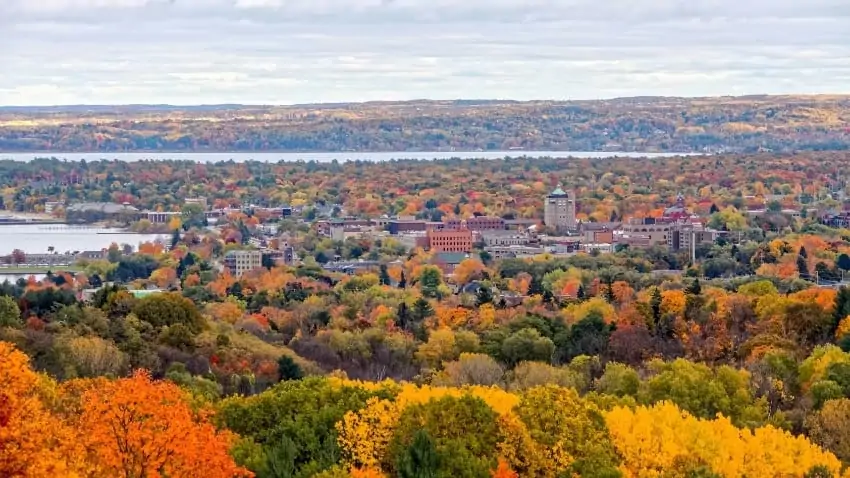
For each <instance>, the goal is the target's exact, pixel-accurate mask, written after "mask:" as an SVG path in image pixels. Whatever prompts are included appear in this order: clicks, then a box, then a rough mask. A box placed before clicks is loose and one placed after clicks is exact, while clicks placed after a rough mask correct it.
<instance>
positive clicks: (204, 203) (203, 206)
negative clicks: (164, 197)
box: [183, 197, 207, 211]
mask: <svg viewBox="0 0 850 478" xmlns="http://www.w3.org/2000/svg"><path fill="white" fill-rule="evenodd" d="M183 204H185V205H187V206H188V205H190V204H194V205H197V206H200V207H201V209H202V210H204V211H206V210H207V198H204V197H196V198H186V199H185V200H184V201H183Z"/></svg>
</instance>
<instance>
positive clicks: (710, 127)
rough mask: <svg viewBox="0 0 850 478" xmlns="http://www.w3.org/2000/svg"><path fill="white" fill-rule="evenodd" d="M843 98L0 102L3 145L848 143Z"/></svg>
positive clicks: (249, 147)
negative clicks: (47, 105)
mask: <svg viewBox="0 0 850 478" xmlns="http://www.w3.org/2000/svg"><path fill="white" fill-rule="evenodd" d="M848 146H850V97H846V96H750V97H739V98H733V97H723V98H667V97H647V98H621V99H612V100H599V101H569V102H563V101H534V102H513V101H471V100H469V101H411V102H395V103H393V102H386V103H383V102H382V103H360V104H357V103H352V104H327V105H298V106H281V107H272V106H238V105H221V106H204V107H174V106H156V105H152V106H114V107H112V106H92V107H84V106H77V107H56V108H44V107H41V108H5V109H0V151H14V152H20V151H23V152H26V151H61V152H75V151H103V152H106V151H110V152H118V151H246V152H247V151H450V150H458V151H476V150H494V151H498V150H510V149H523V150H527V151H529V150H539V151H545V150H552V151H641V152H705V151H708V152H716V151H733V152H754V151H758V150H764V149H769V150H773V151H801V150H846V149H848Z"/></svg>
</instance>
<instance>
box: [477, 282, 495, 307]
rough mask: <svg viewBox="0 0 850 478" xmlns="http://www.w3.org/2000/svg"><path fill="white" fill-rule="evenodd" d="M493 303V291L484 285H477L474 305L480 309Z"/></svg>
mask: <svg viewBox="0 0 850 478" xmlns="http://www.w3.org/2000/svg"><path fill="white" fill-rule="evenodd" d="M492 303H493V291H491V290H490V287H488V286H486V285H479V286H478V292H476V293H475V305H477V306H478V307H481V306H482V305H484V304H492Z"/></svg>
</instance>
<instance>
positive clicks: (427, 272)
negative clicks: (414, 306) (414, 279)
mask: <svg viewBox="0 0 850 478" xmlns="http://www.w3.org/2000/svg"><path fill="white" fill-rule="evenodd" d="M442 284H443V273H442V271H440V269H439V268H437V267H435V266H425V267H423V268H422V273H421V274H420V276H419V289H420V290H421V291H422V295H423V296H424V297H428V298H431V299H434V298H439V296H440V286H441V285H442Z"/></svg>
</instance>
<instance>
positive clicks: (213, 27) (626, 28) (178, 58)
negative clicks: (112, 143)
mask: <svg viewBox="0 0 850 478" xmlns="http://www.w3.org/2000/svg"><path fill="white" fill-rule="evenodd" d="M848 27H850V2H847V1H846V0H807V1H806V2H799V1H797V0H774V1H768V0H747V1H741V0H735V1H733V0H691V1H690V2H685V1H681V0H644V1H640V2H637V1H634V0H592V1H591V0H465V1H457V0H391V1H390V0H38V1H33V0H2V1H0V62H2V64H3V74H2V75H0V104H63V103H161V102H168V103H177V104H193V103H225V102H240V103H266V104H268V103H278V104H280V103H304V102H321V101H334V102H336V101H361V100H381V99H385V100H396V99H411V98H513V99H541V98H553V99H576V98H602V97H612V96H631V95H688V96H702V95H721V94H753V93H791V92H797V93H803V92H810V93H841V92H844V93H847V92H850V86H848V85H850V29H848Z"/></svg>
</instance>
